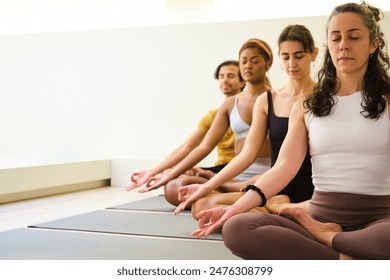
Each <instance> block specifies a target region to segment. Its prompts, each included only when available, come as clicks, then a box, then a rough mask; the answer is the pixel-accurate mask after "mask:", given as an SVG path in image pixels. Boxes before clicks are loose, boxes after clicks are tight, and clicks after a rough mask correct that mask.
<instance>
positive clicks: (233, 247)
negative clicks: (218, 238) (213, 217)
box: [222, 214, 246, 256]
mask: <svg viewBox="0 0 390 280" xmlns="http://www.w3.org/2000/svg"><path fill="white" fill-rule="evenodd" d="M241 215H242V214H239V215H236V216H233V217H231V218H230V219H228V220H227V221H226V222H225V224H224V225H223V227H222V237H223V242H224V243H225V246H226V247H227V248H228V249H229V250H230V251H232V253H233V254H235V255H238V256H239V255H240V254H238V253H237V252H239V251H240V250H241V247H242V242H243V240H244V239H245V233H244V230H245V228H246V226H245V223H244V222H243V220H242V219H241Z"/></svg>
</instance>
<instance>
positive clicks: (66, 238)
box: [0, 228, 239, 260]
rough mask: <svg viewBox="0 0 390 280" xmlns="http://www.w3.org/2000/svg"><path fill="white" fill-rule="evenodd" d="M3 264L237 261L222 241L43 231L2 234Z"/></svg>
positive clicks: (0, 252) (29, 230)
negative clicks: (53, 261) (43, 261)
mask: <svg viewBox="0 0 390 280" xmlns="http://www.w3.org/2000/svg"><path fill="white" fill-rule="evenodd" d="M0 241H1V242H0V259H1V260H222V259H226V260H236V259H239V258H238V257H236V256H234V255H233V254H232V253H231V252H230V251H229V250H228V249H227V248H226V247H225V246H224V244H223V242H222V241H207V240H202V241H197V240H191V239H175V238H160V237H159V238H156V237H141V236H131V235H117V234H102V233H87V232H77V231H58V230H42V229H32V228H22V229H15V230H10V231H5V232H0Z"/></svg>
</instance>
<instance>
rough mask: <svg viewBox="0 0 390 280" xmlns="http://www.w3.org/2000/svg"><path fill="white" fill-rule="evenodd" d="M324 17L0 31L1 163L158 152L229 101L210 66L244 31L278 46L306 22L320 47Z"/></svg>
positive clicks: (229, 53) (276, 77)
mask: <svg viewBox="0 0 390 280" xmlns="http://www.w3.org/2000/svg"><path fill="white" fill-rule="evenodd" d="M386 17H387V19H386V22H385V23H383V24H382V26H383V27H384V28H385V29H387V30H386V33H387V35H388V38H389V34H390V30H389V28H390V22H389V17H390V12H387V13H386ZM326 19H327V17H322V16H318V17H306V18H289V19H278V20H258V21H243V22H230V23H202V24H183V25H172V26H160V27H135V28H124V29H111V30H96V31H75V32H63V33H44V34H24V35H4V36H0V79H1V82H0V97H1V103H0V104H1V105H0V106H1V109H0V168H11V167H21V166H34V165H46V164H53V163H67V162H79V161H89V160H100V159H130V158H148V157H149V158H157V159H159V158H161V157H163V156H164V155H166V154H167V153H168V152H169V151H170V150H171V149H172V148H174V147H175V146H176V145H178V144H179V143H180V142H181V141H182V140H183V139H184V138H185V137H186V135H188V134H189V133H190V132H191V131H192V130H193V129H194V127H195V126H196V125H197V122H198V120H199V118H200V117H201V116H202V115H203V114H204V113H205V112H206V111H207V110H209V109H210V108H214V107H217V106H218V104H220V103H221V102H222V101H223V98H222V95H221V94H220V93H219V90H218V87H217V83H216V81H215V80H213V77H212V74H213V71H214V68H215V67H216V66H217V64H218V63H219V62H221V61H222V60H225V59H237V58H238V57H237V51H238V49H239V47H240V46H241V44H242V43H243V42H244V41H245V40H246V39H248V38H251V37H258V38H262V39H264V40H266V41H267V42H269V43H270V44H271V46H272V47H273V49H274V51H275V52H276V51H277V49H276V40H277V36H278V34H279V33H280V31H281V30H282V29H283V28H284V27H285V26H286V25H287V24H291V23H300V24H304V25H306V26H307V27H309V28H310V29H311V31H312V32H313V35H314V37H315V40H316V43H317V45H318V46H319V47H320V49H321V50H322V46H323V43H324V35H325V32H324V26H325V21H326ZM275 55H276V54H275ZM321 62H322V56H320V57H319V58H318V60H317V63H316V65H317V68H318V67H319V65H320V64H321ZM270 76H271V81H272V83H273V85H274V87H279V86H281V85H282V84H283V83H284V81H285V74H284V73H283V72H282V70H281V69H280V61H279V59H278V58H277V57H275V60H274V65H273V67H272V69H271V73H270Z"/></svg>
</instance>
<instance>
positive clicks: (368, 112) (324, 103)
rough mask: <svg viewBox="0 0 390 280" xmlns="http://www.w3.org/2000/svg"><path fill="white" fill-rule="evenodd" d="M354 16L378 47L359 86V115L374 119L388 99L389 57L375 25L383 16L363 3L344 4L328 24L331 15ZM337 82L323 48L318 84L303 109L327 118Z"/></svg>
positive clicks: (389, 85)
mask: <svg viewBox="0 0 390 280" xmlns="http://www.w3.org/2000/svg"><path fill="white" fill-rule="evenodd" d="M347 12H350V13H355V14H358V15H360V17H361V18H362V20H363V22H364V24H365V25H366V26H367V28H368V30H369V33H370V34H369V36H370V41H371V42H372V41H374V40H375V39H376V38H378V39H379V45H378V48H377V49H376V50H375V52H374V53H373V54H372V55H370V57H369V60H368V65H367V71H366V73H365V75H364V78H363V84H362V94H363V101H362V108H363V110H362V111H361V114H362V115H363V116H364V117H366V118H372V119H378V118H379V117H380V116H381V115H382V113H383V112H384V111H385V109H386V103H387V100H388V99H389V98H390V76H389V74H388V70H389V69H390V61H389V56H388V54H387V50H386V42H385V38H384V34H383V32H382V31H381V28H380V26H379V23H378V22H379V21H380V20H381V19H383V13H382V11H381V10H379V9H378V8H375V7H373V6H370V5H368V4H366V3H365V2H364V1H363V2H362V3H361V4H356V3H347V4H344V5H340V6H337V7H336V8H335V9H334V10H333V12H332V13H331V15H330V17H329V19H328V24H327V27H326V30H327V31H328V25H329V22H330V20H331V19H332V17H333V16H334V15H337V14H341V13H347ZM340 86H341V81H340V80H339V79H338V77H337V76H336V68H335V66H334V64H333V62H332V58H331V56H330V53H329V48H328V47H326V53H325V57H324V63H323V67H322V69H321V70H320V71H319V72H318V83H317V84H316V86H315V87H314V93H313V95H311V96H309V97H308V98H307V99H306V100H305V102H304V104H305V107H306V108H307V109H309V110H311V111H312V112H313V114H314V115H316V116H327V115H329V114H330V113H331V111H332V107H333V105H334V103H335V100H334V98H333V96H334V95H335V94H336V93H337V92H338V90H339V89H340Z"/></svg>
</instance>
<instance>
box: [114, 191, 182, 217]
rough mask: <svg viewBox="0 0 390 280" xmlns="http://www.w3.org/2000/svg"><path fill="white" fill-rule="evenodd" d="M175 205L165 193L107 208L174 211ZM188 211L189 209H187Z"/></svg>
mask: <svg viewBox="0 0 390 280" xmlns="http://www.w3.org/2000/svg"><path fill="white" fill-rule="evenodd" d="M175 208H176V207H175V206H174V205H172V204H170V203H169V202H167V201H166V200H165V197H164V196H163V195H160V196H156V197H150V198H146V199H141V200H137V201H132V202H129V203H125V204H121V205H117V206H113V207H108V208H107V209H121V210H143V211H158V212H170V213H173V211H174V210H175ZM186 212H187V211H186Z"/></svg>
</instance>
